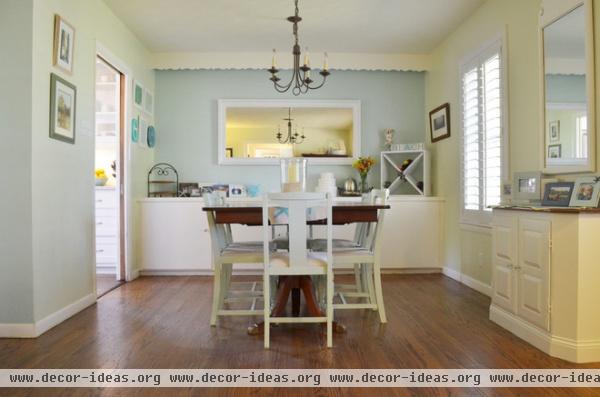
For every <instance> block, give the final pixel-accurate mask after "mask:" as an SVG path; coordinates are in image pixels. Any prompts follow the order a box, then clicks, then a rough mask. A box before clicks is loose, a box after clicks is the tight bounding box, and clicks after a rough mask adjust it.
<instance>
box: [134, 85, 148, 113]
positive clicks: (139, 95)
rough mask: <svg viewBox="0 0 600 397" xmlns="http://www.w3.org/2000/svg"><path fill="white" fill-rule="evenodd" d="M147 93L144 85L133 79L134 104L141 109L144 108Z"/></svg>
mask: <svg viewBox="0 0 600 397" xmlns="http://www.w3.org/2000/svg"><path fill="white" fill-rule="evenodd" d="M145 96H146V94H145V91H144V86H143V85H142V83H140V82H139V81H137V80H134V81H133V104H134V105H135V106H136V107H137V108H138V109H140V110H144V98H145Z"/></svg>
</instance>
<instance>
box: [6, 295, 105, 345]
mask: <svg viewBox="0 0 600 397" xmlns="http://www.w3.org/2000/svg"><path fill="white" fill-rule="evenodd" d="M94 303H96V294H94V293H91V294H89V295H86V296H84V297H83V298H81V299H79V300H77V301H75V302H73V303H71V304H70V305H67V306H65V307H63V308H62V309H60V310H58V311H56V312H54V313H52V314H50V315H49V316H47V317H45V318H43V319H41V320H40V321H37V322H36V323H29V324H0V338H37V337H38V336H40V335H41V334H43V333H44V332H46V331H48V330H49V329H50V328H53V327H55V326H56V325H58V324H60V323H62V322H63V321H65V320H66V319H68V318H70V317H72V316H74V315H75V314H77V313H79V312H80V311H82V310H83V309H85V308H87V307H89V306H91V305H93V304H94Z"/></svg>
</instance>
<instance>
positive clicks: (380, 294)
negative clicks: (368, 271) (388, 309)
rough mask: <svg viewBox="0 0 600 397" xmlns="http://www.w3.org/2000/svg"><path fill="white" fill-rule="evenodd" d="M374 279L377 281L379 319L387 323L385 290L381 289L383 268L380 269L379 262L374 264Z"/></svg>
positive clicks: (376, 293)
mask: <svg viewBox="0 0 600 397" xmlns="http://www.w3.org/2000/svg"><path fill="white" fill-rule="evenodd" d="M373 279H374V281H375V296H376V297H377V310H378V311H379V319H380V320H381V322H382V323H384V324H385V323H387V317H386V315H385V306H384V304H383V291H382V289H381V270H380V269H379V263H378V262H376V263H374V264H373Z"/></svg>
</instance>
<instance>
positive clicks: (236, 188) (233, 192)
mask: <svg viewBox="0 0 600 397" xmlns="http://www.w3.org/2000/svg"><path fill="white" fill-rule="evenodd" d="M247 195H248V191H247V190H246V185H229V197H246V196H247Z"/></svg>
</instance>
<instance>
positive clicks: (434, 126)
mask: <svg viewBox="0 0 600 397" xmlns="http://www.w3.org/2000/svg"><path fill="white" fill-rule="evenodd" d="M429 128H430V130H431V142H437V141H440V140H442V139H446V138H448V137H450V104H449V103H445V104H443V105H442V106H439V107H437V108H435V109H433V110H432V111H431V112H429Z"/></svg>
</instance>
